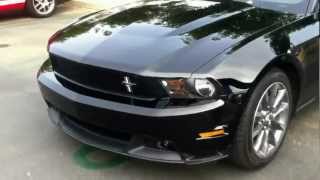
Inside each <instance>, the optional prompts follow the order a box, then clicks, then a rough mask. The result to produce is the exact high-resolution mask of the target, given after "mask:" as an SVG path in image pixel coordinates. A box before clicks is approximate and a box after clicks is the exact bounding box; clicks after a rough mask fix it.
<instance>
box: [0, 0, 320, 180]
mask: <svg viewBox="0 0 320 180" xmlns="http://www.w3.org/2000/svg"><path fill="white" fill-rule="evenodd" d="M99 1H101V0H99ZM85 2H87V3H85ZM122 2H124V1H122ZM119 4H121V3H119V1H114V3H113V2H112V1H108V2H107V3H106V2H102V3H101V2H99V4H98V5H96V4H94V3H90V1H88V0H80V1H68V2H66V3H64V4H62V5H61V6H60V7H59V8H58V11H57V12H56V14H55V15H54V16H53V17H50V18H47V19H33V18H29V17H26V16H21V15H19V16H14V17H0V122H1V124H0V180H15V179H17V180H29V179H32V180H51V179H52V180H58V179H59V180H87V179H90V180H91V179H92V180H100V179H101V180H106V179H117V180H118V179H119V180H120V179H121V180H122V179H123V180H134V179H137V180H165V179H177V180H180V179H184V180H188V179H199V180H200V179H201V180H202V179H203V180H214V179H219V180H229V179H230V180H231V179H232V180H235V179H237V180H273V179H275V180H278V179H279V180H280V179H283V180H315V179H320V175H319V171H320V160H319V154H320V153H319V152H320V149H319V147H320V144H319V143H320V142H319V138H320V137H319V133H320V131H319V129H320V126H319V119H320V115H319V106H318V104H312V105H311V106H309V107H307V108H306V109H304V110H303V111H301V112H299V113H298V114H297V115H296V117H295V118H294V120H293V121H292V123H291V125H290V128H289V133H288V136H287V139H286V141H285V143H284V145H283V147H282V149H281V150H280V152H279V154H278V156H277V157H276V158H275V159H274V161H273V162H272V163H271V164H270V165H268V166H267V167H265V168H263V169H260V170H256V171H246V170H242V169H239V168H237V167H235V166H233V165H232V164H230V163H228V162H227V161H221V162H218V163H209V164H205V165H197V166H185V165H167V164H161V163H152V162H147V161H142V160H136V159H131V158H125V157H123V156H118V155H115V154H113V153H109V152H105V151H100V150H97V149H95V148H92V147H89V146H86V145H83V144H81V143H79V142H77V141H76V140H74V139H72V138H70V137H68V136H67V135H65V134H63V133H62V131H60V130H59V129H57V128H55V127H54V126H53V125H51V124H50V122H49V120H48V116H47V112H46V105H45V103H44V102H43V100H42V98H41V96H40V92H39V90H38V86H37V82H36V73H37V70H38V69H39V67H40V65H41V64H42V63H43V61H44V60H45V59H46V58H47V56H48V55H47V52H46V44H47V40H48V38H49V37H50V35H51V34H53V33H54V32H55V31H56V30H58V29H59V28H61V27H63V26H64V25H65V24H68V23H69V22H71V21H73V20H74V19H76V18H77V17H80V16H82V15H84V14H87V13H90V12H93V11H96V10H99V9H101V8H104V7H105V8H110V7H113V6H115V5H119Z"/></svg>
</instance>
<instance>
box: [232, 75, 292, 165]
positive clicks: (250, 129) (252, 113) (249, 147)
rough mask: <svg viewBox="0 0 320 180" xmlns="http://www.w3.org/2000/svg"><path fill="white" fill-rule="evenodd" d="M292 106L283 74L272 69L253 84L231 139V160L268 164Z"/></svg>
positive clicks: (290, 92)
mask: <svg viewBox="0 0 320 180" xmlns="http://www.w3.org/2000/svg"><path fill="white" fill-rule="evenodd" d="M292 110H293V97H292V89H291V84H290V81H289V79H288V77H287V75H286V74H285V73H284V72H283V71H281V70H279V69H273V70H271V71H270V72H269V73H267V74H266V75H265V76H264V78H262V79H261V81H260V82H259V83H258V84H257V85H256V87H255V88H254V90H253V92H252V93H251V96H250V98H249V101H248V104H247V107H246V109H245V111H244V114H243V115H242V117H241V120H240V123H239V126H238V129H237V131H236V136H235V138H234V143H233V154H232V157H233V161H234V162H235V163H236V164H238V165H240V166H241V167H245V168H251V169H252V168H258V167H261V166H264V165H266V164H268V163H269V162H270V161H271V160H272V159H273V158H274V156H275V155H276V153H277V152H278V150H279V149H280V147H281V145H282V143H283V141H284V138H285V135H286V132H287V127H288V124H289V121H290V119H291V114H292Z"/></svg>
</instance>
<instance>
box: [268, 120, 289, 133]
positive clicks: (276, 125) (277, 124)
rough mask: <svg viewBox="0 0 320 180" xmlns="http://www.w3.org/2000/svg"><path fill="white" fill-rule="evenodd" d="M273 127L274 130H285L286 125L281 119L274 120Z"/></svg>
mask: <svg viewBox="0 0 320 180" xmlns="http://www.w3.org/2000/svg"><path fill="white" fill-rule="evenodd" d="M271 128H272V130H281V131H283V130H285V129H286V125H285V124H284V123H283V122H281V121H280V120H274V121H272V122H271Z"/></svg>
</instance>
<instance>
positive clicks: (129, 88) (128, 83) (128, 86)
mask: <svg viewBox="0 0 320 180" xmlns="http://www.w3.org/2000/svg"><path fill="white" fill-rule="evenodd" d="M122 85H124V86H125V87H126V89H127V91H128V92H129V93H132V86H135V85H136V84H135V83H132V82H131V81H130V78H129V77H128V76H125V77H124V80H123V81H122Z"/></svg>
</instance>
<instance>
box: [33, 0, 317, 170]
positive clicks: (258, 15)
mask: <svg viewBox="0 0 320 180" xmlns="http://www.w3.org/2000/svg"><path fill="white" fill-rule="evenodd" d="M48 51H49V54H50V58H49V59H48V60H47V61H46V62H45V63H44V65H43V66H42V68H41V69H40V71H39V73H38V82H39V86H40V89H41V92H42V95H43V97H44V99H45V101H46V102H47V104H48V106H49V116H50V119H51V120H52V121H53V122H54V123H56V124H57V125H58V126H59V127H61V128H62V129H63V131H65V132H66V133H67V134H69V135H70V136H72V137H74V138H76V139H78V140H79V141H81V142H83V143H86V144H89V145H92V146H95V147H98V148H101V149H105V150H109V151H112V152H115V153H120V154H123V155H127V156H131V157H135V158H140V159H146V160H151V161H160V162H167V163H185V164H199V163H205V162H210V161H216V160H220V159H223V158H226V157H231V158H232V159H233V160H234V162H235V163H237V164H239V165H241V166H243V167H247V168H256V167H261V166H263V165H266V164H267V163H268V162H270V161H271V160H272V158H273V157H274V156H275V155H276V153H277V151H278V150H279V148H280V146H281V144H282V142H283V140H284V137H285V135H286V131H287V127H288V123H289V121H290V119H291V117H292V115H293V114H294V112H296V111H298V110H300V109H302V108H303V107H305V106H306V105H307V104H310V103H311V102H313V101H314V100H315V99H316V98H317V96H318V94H319V93H318V92H319V89H318V87H319V78H318V73H319V3H318V1H317V0H252V1H243V0H242V1H240V0H223V1H222V0H221V1H219V0H212V1H204V0H194V1H192V0H175V1H167V0H162V1H141V2H137V3H133V4H128V5H127V6H125V7H123V8H122V9H121V8H118V9H114V12H112V13H111V14H109V13H108V12H107V11H99V12H96V13H93V14H90V15H87V16H84V17H82V18H80V19H79V20H78V21H76V22H74V23H72V24H71V25H69V26H67V27H66V28H64V29H62V30H60V31H58V32H57V33H56V34H54V35H53V36H52V37H51V38H50V40H49V44H48Z"/></svg>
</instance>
